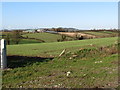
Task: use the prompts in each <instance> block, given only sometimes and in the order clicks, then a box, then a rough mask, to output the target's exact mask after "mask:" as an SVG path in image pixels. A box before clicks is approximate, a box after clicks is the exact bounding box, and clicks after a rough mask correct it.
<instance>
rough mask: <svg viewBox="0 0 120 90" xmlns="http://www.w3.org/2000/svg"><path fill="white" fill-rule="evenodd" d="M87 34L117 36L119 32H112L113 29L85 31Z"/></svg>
mask: <svg viewBox="0 0 120 90" xmlns="http://www.w3.org/2000/svg"><path fill="white" fill-rule="evenodd" d="M83 33H85V34H90V35H95V36H98V37H111V36H117V34H118V33H117V32H111V31H84V32H83Z"/></svg>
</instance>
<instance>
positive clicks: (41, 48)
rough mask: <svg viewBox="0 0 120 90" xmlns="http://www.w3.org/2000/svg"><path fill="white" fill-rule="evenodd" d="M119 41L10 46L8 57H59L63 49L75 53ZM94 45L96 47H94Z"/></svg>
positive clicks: (109, 39) (112, 39)
mask: <svg viewBox="0 0 120 90" xmlns="http://www.w3.org/2000/svg"><path fill="white" fill-rule="evenodd" d="M115 41H117V37H111V38H101V39H88V40H78V41H67V42H53V43H36V44H22V45H20V44H19V45H8V46H7V49H8V50H7V54H8V55H21V56H38V57H39V56H56V55H59V54H60V53H61V52H62V50H63V49H67V50H72V51H75V50H77V49H80V48H88V47H89V48H95V47H98V46H104V45H111V44H113V43H114V42H115ZM91 45H93V46H94V47H92V46H91Z"/></svg>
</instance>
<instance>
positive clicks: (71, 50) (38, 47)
mask: <svg viewBox="0 0 120 90" xmlns="http://www.w3.org/2000/svg"><path fill="white" fill-rule="evenodd" d="M117 39H118V38H117V37H109V38H97V39H86V40H76V41H65V42H52V43H34V44H33V43H31V44H18V45H7V55H8V67H9V69H7V70H5V71H4V72H3V87H4V88H116V87H117V86H118V53H117V45H116V42H117ZM64 49H66V51H65V53H64V54H63V55H62V56H61V57H59V54H60V53H61V52H62V51H63V50H64Z"/></svg>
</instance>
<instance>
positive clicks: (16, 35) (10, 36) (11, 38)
mask: <svg viewBox="0 0 120 90" xmlns="http://www.w3.org/2000/svg"><path fill="white" fill-rule="evenodd" d="M2 38H4V39H5V40H6V43H7V45H10V44H11V43H13V44H19V42H20V40H21V38H22V37H21V31H20V30H13V31H12V32H5V33H3V34H2Z"/></svg>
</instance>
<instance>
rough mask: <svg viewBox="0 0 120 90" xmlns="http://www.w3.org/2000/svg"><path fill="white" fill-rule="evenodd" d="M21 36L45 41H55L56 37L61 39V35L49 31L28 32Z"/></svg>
mask: <svg viewBox="0 0 120 90" xmlns="http://www.w3.org/2000/svg"><path fill="white" fill-rule="evenodd" d="M22 36H23V37H28V38H35V39H41V40H43V41H45V42H57V40H58V39H61V35H59V34H51V33H28V34H24V35H22ZM66 39H71V40H72V39H73V38H70V37H67V38H66Z"/></svg>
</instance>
